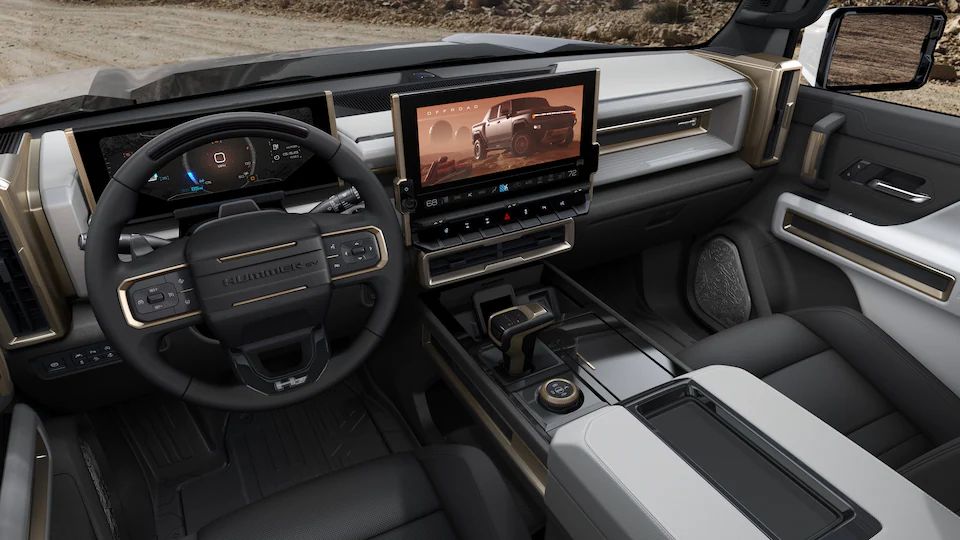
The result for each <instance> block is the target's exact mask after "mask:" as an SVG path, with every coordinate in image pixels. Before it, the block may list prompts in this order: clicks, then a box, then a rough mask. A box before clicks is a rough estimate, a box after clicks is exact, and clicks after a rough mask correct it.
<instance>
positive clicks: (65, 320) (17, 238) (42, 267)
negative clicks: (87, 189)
mask: <svg viewBox="0 0 960 540" xmlns="http://www.w3.org/2000/svg"><path fill="white" fill-rule="evenodd" d="M35 142H36V141H34V140H33V138H32V137H31V136H30V135H29V134H24V136H23V138H22V139H21V140H20V146H19V147H18V149H17V153H16V154H6V155H4V156H2V160H0V219H2V220H3V223H4V225H5V227H6V229H7V234H8V236H9V240H10V243H11V245H12V246H13V248H14V249H15V250H16V255H17V258H18V259H19V260H20V264H21V265H22V266H23V271H24V274H25V276H26V278H27V281H28V282H29V284H30V287H31V288H32V289H33V293H34V295H35V296H36V298H37V302H38V303H39V305H40V310H41V311H42V312H43V316H44V317H45V318H46V321H47V324H48V328H47V329H43V330H40V331H37V332H34V333H32V334H26V335H15V334H14V333H13V329H12V328H11V327H10V323H9V321H7V319H6V318H5V317H3V316H2V315H0V346H2V347H4V348H7V349H14V348H18V347H24V346H27V345H32V344H35V343H41V342H44V341H48V340H52V339H58V338H60V337H62V336H63V335H65V334H66V332H67V331H68V330H69V327H70V309H69V306H68V304H67V298H68V297H69V296H70V295H72V294H74V291H73V286H72V284H70V282H69V278H68V277H67V270H66V267H65V266H64V264H63V259H62V258H61V256H60V251H59V249H57V248H56V243H55V242H53V233H52V231H50V225H49V223H47V221H46V216H45V215H44V214H43V212H42V207H41V208H40V210H39V212H38V211H35V209H31V207H30V204H31V200H32V201H33V203H34V204H36V203H37V202H38V200H39V192H37V193H34V194H33V195H31V193H30V190H31V189H34V190H37V189H38V188H37V187H36V186H37V185H38V182H39V179H38V178H37V172H38V168H39V145H38V144H35ZM31 182H32V183H31Z"/></svg>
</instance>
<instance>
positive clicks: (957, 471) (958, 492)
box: [900, 438, 960, 512]
mask: <svg viewBox="0 0 960 540" xmlns="http://www.w3.org/2000/svg"><path fill="white" fill-rule="evenodd" d="M900 474H902V475H903V476H905V477H906V478H907V480H910V481H911V482H913V483H914V484H916V485H917V487H919V488H920V489H922V490H924V491H926V492H927V495H930V496H931V497H933V498H934V499H936V500H938V501H940V503H941V504H943V505H944V506H946V507H947V508H949V509H950V510H953V511H954V512H960V438H957V439H954V440H952V441H950V442H948V443H946V444H943V445H940V446H938V447H937V448H934V449H933V450H931V451H929V452H927V453H926V454H924V455H922V456H920V457H918V458H917V459H915V460H913V461H911V462H910V463H907V464H906V465H904V466H903V467H902V468H901V469H900Z"/></svg>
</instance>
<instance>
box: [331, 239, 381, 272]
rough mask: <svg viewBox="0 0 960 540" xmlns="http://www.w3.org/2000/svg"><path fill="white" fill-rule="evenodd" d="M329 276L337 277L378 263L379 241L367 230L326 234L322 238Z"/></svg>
mask: <svg viewBox="0 0 960 540" xmlns="http://www.w3.org/2000/svg"><path fill="white" fill-rule="evenodd" d="M324 242H325V246H326V250H327V264H328V265H329V267H330V276H331V277H333V278H337V277H340V276H345V275H348V274H353V273H355V272H361V271H363V270H370V269H372V268H375V267H376V266H377V265H378V264H380V243H379V242H378V241H377V236H376V235H375V234H373V233H372V232H369V231H356V232H350V233H344V234H336V235H333V236H327V237H326V238H325V239H324Z"/></svg>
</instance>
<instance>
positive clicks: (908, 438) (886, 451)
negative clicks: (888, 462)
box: [877, 432, 929, 463]
mask: <svg viewBox="0 0 960 540" xmlns="http://www.w3.org/2000/svg"><path fill="white" fill-rule="evenodd" d="M917 437H920V438H922V439H926V440H927V441H928V442H929V439H927V438H926V436H924V434H923V433H919V432H917V433H915V434H914V435H912V436H910V437H907V438H906V439H904V440H902V441H900V442H898V443H896V444H894V445H893V446H891V447H890V448H887V449H886V450H883V451H882V452H877V459H880V460H881V461H883V460H882V459H881V458H880V456H883V455H885V454H889V453H890V452H893V451H894V450H896V449H897V448H900V447H901V446H903V445H905V444H907V443H908V442H910V441H912V440H914V439H916V438H917ZM921 455H923V454H921ZM908 463H909V461H908Z"/></svg>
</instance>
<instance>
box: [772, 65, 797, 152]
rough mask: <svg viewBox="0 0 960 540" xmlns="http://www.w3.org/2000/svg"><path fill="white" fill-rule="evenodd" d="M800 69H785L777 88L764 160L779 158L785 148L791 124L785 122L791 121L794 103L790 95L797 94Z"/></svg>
mask: <svg viewBox="0 0 960 540" xmlns="http://www.w3.org/2000/svg"><path fill="white" fill-rule="evenodd" d="M799 77H800V72H799V71H784V72H783V77H781V79H780V88H779V89H778V90H777V101H776V105H775V106H774V109H773V121H772V122H771V125H770V132H769V133H768V134H767V144H766V145H764V147H763V159H764V161H767V160H773V159H778V158H779V156H780V152H781V151H782V149H783V143H784V139H786V134H787V129H788V128H789V126H785V125H784V124H785V123H787V122H790V120H791V118H790V115H789V114H788V113H789V112H790V108H791V107H792V104H789V103H790V95H791V94H794V96H795V95H796V94H795V92H796V88H795V86H796V85H797V84H798V83H799ZM788 104H789V105H788Z"/></svg>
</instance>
